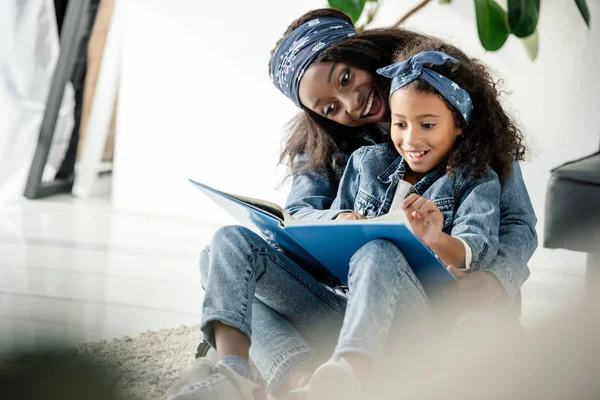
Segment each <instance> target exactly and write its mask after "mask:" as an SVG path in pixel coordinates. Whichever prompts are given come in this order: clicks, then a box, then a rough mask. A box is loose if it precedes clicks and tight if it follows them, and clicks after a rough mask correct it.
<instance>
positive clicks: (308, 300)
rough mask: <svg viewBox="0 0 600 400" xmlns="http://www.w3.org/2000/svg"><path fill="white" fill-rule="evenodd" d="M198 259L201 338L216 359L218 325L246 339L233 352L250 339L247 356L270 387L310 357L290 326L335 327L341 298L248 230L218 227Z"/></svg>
mask: <svg viewBox="0 0 600 400" xmlns="http://www.w3.org/2000/svg"><path fill="white" fill-rule="evenodd" d="M202 257H203V261H202V262H201V273H202V282H203V286H204V287H205V290H206V293H205V297H204V302H203V316H202V323H201V328H202V331H203V333H204V335H205V339H206V340H207V341H208V342H209V343H210V344H211V345H212V346H215V347H216V349H217V351H218V352H219V353H220V354H219V355H220V356H221V357H222V356H224V355H227V354H225V353H226V352H223V351H220V349H219V343H220V340H221V338H220V337H216V335H220V334H221V333H220V331H221V329H220V328H222V326H221V324H222V325H225V326H227V327H228V328H234V329H235V330H236V331H237V332H239V333H241V334H243V336H242V337H245V338H246V341H247V342H246V343H245V344H244V343H243V342H242V343H236V344H235V348H237V349H238V350H239V349H240V348H241V349H243V348H244V346H246V348H247V346H248V344H249V343H250V340H252V347H251V348H252V356H253V360H254V361H255V363H256V364H257V367H258V368H259V370H260V372H261V374H263V376H264V377H265V379H266V381H267V384H268V386H269V388H270V389H275V388H276V387H277V386H278V385H280V384H281V381H282V380H284V379H285V378H286V377H287V376H288V375H289V374H290V372H291V371H292V370H293V369H294V368H295V367H296V366H297V365H300V364H302V363H305V362H307V361H308V360H310V359H312V357H313V351H312V350H311V349H310V347H309V346H308V344H307V343H306V342H305V341H304V340H303V339H302V337H301V336H300V334H299V333H298V332H297V331H296V330H295V329H294V326H296V325H298V326H303V327H304V328H306V327H311V328H314V329H320V330H321V332H323V333H326V332H338V331H339V328H340V326H341V323H342V319H343V312H344V306H345V298H344V297H343V296H340V295H338V294H336V293H335V292H334V291H333V290H332V289H330V288H329V287H327V286H325V285H324V284H322V283H320V282H318V281H316V280H315V279H314V278H312V277H311V276H310V275H309V274H308V273H306V272H305V271H304V270H303V269H302V268H301V267H300V266H298V265H297V264H296V263H294V262H293V261H291V260H290V259H289V258H287V257H286V256H285V255H283V254H282V253H280V252H278V251H277V250H275V249H274V248H272V247H271V246H270V245H269V244H268V243H267V242H265V241H264V240H263V239H262V238H260V237H259V236H258V235H256V234H255V233H253V232H251V231H249V230H248V229H246V228H243V227H239V226H230V227H225V228H222V229H220V230H219V231H217V232H216V233H215V235H214V237H213V240H212V242H211V244H210V250H207V251H205V252H203V256H202ZM255 295H256V298H255ZM256 299H258V300H259V301H258V302H257V301H256ZM269 309H270V310H272V311H269ZM254 313H256V315H254ZM215 322H217V323H216V324H215ZM215 325H217V329H216V330H215ZM253 329H258V330H257V331H256V332H254V331H253ZM228 335H229V336H231V332H229V333H228ZM323 335H324V334H323ZM221 347H223V345H221Z"/></svg>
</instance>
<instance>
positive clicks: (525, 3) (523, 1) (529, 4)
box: [508, 0, 540, 38]
mask: <svg viewBox="0 0 600 400" xmlns="http://www.w3.org/2000/svg"><path fill="white" fill-rule="evenodd" d="M539 15H540V0H508V25H509V26H510V31H511V33H513V34H514V35H515V36H518V37H520V38H524V37H527V36H530V35H531V34H533V32H535V27H536V26H537V23H538V17H539Z"/></svg>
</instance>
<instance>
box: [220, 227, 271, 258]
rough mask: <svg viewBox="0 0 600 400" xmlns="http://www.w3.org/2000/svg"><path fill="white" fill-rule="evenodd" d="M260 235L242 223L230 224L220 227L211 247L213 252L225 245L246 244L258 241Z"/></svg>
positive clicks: (237, 246)
mask: <svg viewBox="0 0 600 400" xmlns="http://www.w3.org/2000/svg"><path fill="white" fill-rule="evenodd" d="M260 240H261V238H260V236H258V235H257V234H256V233H254V232H252V231H251V230H250V229H248V228H246V227H244V226H240V225H229V226H224V227H222V228H219V229H218V230H217V231H216V232H215V233H214V235H213V237H212V240H211V243H210V248H211V249H212V251H213V252H216V251H219V249H221V248H223V247H235V248H239V247H240V246H245V245H249V244H254V243H258V242H259V241H260Z"/></svg>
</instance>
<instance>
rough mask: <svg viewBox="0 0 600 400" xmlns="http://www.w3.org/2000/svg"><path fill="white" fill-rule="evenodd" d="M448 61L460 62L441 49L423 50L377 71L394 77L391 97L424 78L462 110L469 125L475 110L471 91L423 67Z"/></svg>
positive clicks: (387, 76) (388, 76)
mask: <svg viewBox="0 0 600 400" xmlns="http://www.w3.org/2000/svg"><path fill="white" fill-rule="evenodd" d="M447 61H450V62H451V63H458V60H457V59H456V58H454V57H450V56H449V55H447V54H445V53H442V52H440V51H423V52H421V53H419V54H417V55H415V56H414V57H412V58H410V59H408V60H406V61H403V62H401V63H396V64H392V65H388V66H387V67H383V68H379V69H378V70H377V73H378V74H379V75H383V76H385V77H386V78H393V80H392V87H391V89H390V98H391V97H392V94H393V93H394V92H395V91H396V90H398V89H400V88H402V87H404V86H406V85H408V84H409V83H411V82H413V81H415V80H417V79H421V80H424V81H425V82H427V83H429V84H430V85H431V86H433V87H434V88H435V90H437V91H438V92H439V93H440V94H441V95H442V96H443V97H444V98H445V99H446V100H448V102H449V103H450V104H451V105H452V106H453V107H454V108H456V109H457V110H458V111H460V113H461V114H462V116H463V118H464V119H465V122H466V123H467V125H468V124H469V122H470V121H471V112H472V111H473V101H472V100H471V96H469V93H467V91H466V90H464V89H463V88H461V87H460V86H458V85H457V84H456V83H455V82H452V81H451V80H450V79H448V78H446V77H445V76H443V75H441V74H438V73H437V72H435V71H433V70H431V69H429V68H425V67H423V65H425V64H433V65H443V64H444V63H446V62H447Z"/></svg>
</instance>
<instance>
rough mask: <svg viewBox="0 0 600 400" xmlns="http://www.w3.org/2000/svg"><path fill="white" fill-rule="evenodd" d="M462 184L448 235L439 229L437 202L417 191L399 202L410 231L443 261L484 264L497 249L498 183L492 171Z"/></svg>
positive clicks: (472, 264) (459, 263)
mask: <svg viewBox="0 0 600 400" xmlns="http://www.w3.org/2000/svg"><path fill="white" fill-rule="evenodd" d="M466 182H468V183H467V184H466V186H464V187H462V188H461V193H460V199H459V206H458V209H457V210H456V212H455V215H454V223H453V228H452V232H451V235H448V234H446V233H444V232H442V224H443V216H442V213H441V212H440V210H439V209H438V208H437V206H436V205H435V204H434V203H433V202H432V201H431V200H428V199H426V198H424V197H420V196H418V195H416V194H413V195H410V196H408V197H407V198H406V199H405V200H404V201H403V202H402V204H401V208H403V209H404V210H405V212H406V213H407V215H408V218H409V221H410V223H411V226H412V228H413V231H414V233H415V235H417V237H419V238H420V239H421V240H422V241H423V243H425V244H426V245H427V246H428V247H429V248H430V249H431V250H433V252H434V253H436V254H437V256H438V257H439V258H440V259H441V260H442V262H443V263H444V264H446V265H454V266H459V267H462V266H464V265H465V258H466V253H467V252H466V248H465V244H466V246H467V247H468V249H469V250H470V253H471V257H470V258H471V261H470V265H469V267H471V268H479V267H481V266H483V265H487V263H489V262H490V261H491V260H492V258H493V257H494V256H495V255H496V253H497V251H498V230H499V220H500V216H499V205H498V204H499V201H500V183H499V181H498V177H497V175H496V174H495V173H494V172H493V171H491V170H490V171H489V174H488V175H487V176H485V177H482V178H477V179H473V178H467V180H466Z"/></svg>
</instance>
